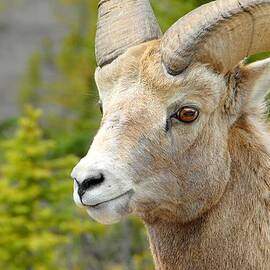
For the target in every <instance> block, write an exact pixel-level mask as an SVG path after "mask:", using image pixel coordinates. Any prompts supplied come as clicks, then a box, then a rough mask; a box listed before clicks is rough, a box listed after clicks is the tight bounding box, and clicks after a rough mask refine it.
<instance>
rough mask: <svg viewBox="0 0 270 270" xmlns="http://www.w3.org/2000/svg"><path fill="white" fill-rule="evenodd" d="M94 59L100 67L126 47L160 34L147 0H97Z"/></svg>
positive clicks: (154, 37)
mask: <svg viewBox="0 0 270 270" xmlns="http://www.w3.org/2000/svg"><path fill="white" fill-rule="evenodd" d="M98 10H99V12H98V23H97V33H96V60H97V65H98V66H100V67H102V66H104V65H106V64H108V63H110V62H112V61H113V60H114V59H116V58H117V57H118V56H120V55H121V54H123V53H124V52H125V51H126V50H127V49H128V48H130V47H133V46H136V45H139V44H141V43H143V42H146V41H149V40H153V39H158V38H160V37H161V30H160V27H159V25H158V23H157V20H156V18H155V16H154V13H153V10H152V8H151V5H150V3H149V1H148V0H100V1H99V3H98Z"/></svg>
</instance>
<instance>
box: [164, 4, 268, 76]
mask: <svg viewBox="0 0 270 270" xmlns="http://www.w3.org/2000/svg"><path fill="white" fill-rule="evenodd" d="M269 50H270V0H241V1H240V0H239V1H237V0H226V1H223V0H217V1H214V2H210V3H208V4H206V5H203V6H201V7H199V8H197V9H195V10H194V11H193V12H191V13H189V14H187V15H186V16H184V17H183V18H181V19H180V20H178V21H177V22H176V23H175V24H174V25H173V26H172V27H171V28H170V29H169V30H168V31H167V32H166V33H165V34H164V37H163V38H162V42H161V53H162V59H163V63H164V65H165V67H166V69H167V71H168V72H169V73H171V74H179V73H181V72H182V70H184V69H185V68H186V67H187V66H189V65H190V64H191V63H193V62H202V63H207V64H210V65H212V66H213V67H214V68H215V69H216V70H218V71H219V72H222V73H226V72H228V71H229V70H231V69H232V68H233V67H234V66H235V65H237V64H238V63H239V61H240V60H242V59H243V58H245V57H246V56H248V55H252V54H255V53H259V52H264V51H269Z"/></svg>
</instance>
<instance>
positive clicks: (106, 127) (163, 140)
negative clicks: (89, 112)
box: [72, 41, 270, 270]
mask: <svg viewBox="0 0 270 270" xmlns="http://www.w3.org/2000/svg"><path fill="white" fill-rule="evenodd" d="M161 63H162V61H161V56H160V42H159V41H152V42H148V43H145V44H142V45H140V46H137V47H134V48H132V49H129V50H128V51H127V52H126V53H125V54H123V55H122V56H120V57H119V58H117V59H116V60H115V61H114V62H113V63H111V64H110V65H107V66H105V67H103V68H102V69H100V68H99V69H98V70H97V72H96V81H97V85H98V88H99V93H100V98H101V100H102V104H103V111H104V114H103V119H102V123H101V127H100V130H99V132H98V134H97V136H96V137H95V139H94V141H93V144H92V146H91V148H90V150H89V152H88V154H87V155H86V157H85V158H84V159H83V160H82V161H81V162H80V163H79V164H78V165H77V166H76V168H75V169H74V171H73V174H72V175H73V177H74V178H76V181H77V182H76V183H82V182H83V180H84V179H85V178H87V177H88V178H89V177H90V176H95V175H99V174H101V173H102V174H103V175H104V176H105V181H104V183H103V184H102V185H99V186H97V187H95V188H92V189H91V190H88V191H87V192H86V194H85V195H84V196H85V198H86V199H85V203H84V206H85V207H86V208H87V210H88V212H89V214H90V216H92V217H93V218H94V219H96V220H98V221H100V222H102V223H112V222H115V221H118V220H120V217H124V216H125V215H127V214H134V215H137V216H139V217H141V218H142V219H143V220H144V222H145V224H146V226H147V228H148V232H149V238H150V242H151V249H152V252H153V255H154V259H155V263H156V269H158V270H178V269H179V270H188V269H190V270H191V269H192V270H195V269H198V270H204V269H205V270H208V269H211V270H215V269H219V270H225V269H226V270H232V269H234V270H236V269H237V270H238V269H243V270H244V269H245V270H246V269H254V270H255V269H256V270H257V269H260V270H267V269H269V267H270V181H269V167H270V141H269V138H268V137H269V136H268V130H267V127H266V125H265V124H264V122H263V114H262V112H263V102H262V101H263V98H264V96H265V93H266V91H262V90H263V89H262V88H261V86H263V87H264V88H265V89H266V88H267V87H268V86H269V77H270V76H269V74H270V72H269V60H268V61H263V62H260V63H256V64H252V65H247V66H246V65H244V64H240V65H239V66H238V67H236V68H235V69H234V70H232V71H231V72H230V73H228V74H226V75H223V74H219V73H217V72H216V71H215V70H213V69H212V68H211V67H210V66H206V65H202V64H200V63H197V64H196V65H192V66H190V67H189V68H188V69H187V70H185V71H184V72H183V73H181V74H180V75H177V76H170V75H169V74H167V72H166V71H165V69H164V67H163V66H162V64H161ZM256 82H259V84H258V83H256ZM184 106H196V107H197V108H198V110H199V112H200V114H199V117H198V119H197V120H196V121H194V122H193V123H191V124H185V123H182V122H180V121H178V120H176V119H174V118H173V117H171V116H172V115H173V114H174V113H175V112H177V111H178V110H180V109H181V108H182V107H184ZM168 123H169V128H168V129H167V124H168ZM117 179H118V180H117ZM119 183H121V184H119ZM119 190H124V191H127V190H128V191H130V192H129V193H128V194H129V195H128V196H127V195H126V193H125V194H124V195H123V197H122V199H121V201H119ZM75 191H76V189H75ZM100 194H102V200H101V199H100ZM116 195H117V196H116ZM93 198H94V199H95V202H97V200H100V201H99V206H98V208H97V207H95V206H91V201H93V200H94V199H93ZM83 199H84V198H83ZM83 199H82V200H83ZM86 202H87V203H86Z"/></svg>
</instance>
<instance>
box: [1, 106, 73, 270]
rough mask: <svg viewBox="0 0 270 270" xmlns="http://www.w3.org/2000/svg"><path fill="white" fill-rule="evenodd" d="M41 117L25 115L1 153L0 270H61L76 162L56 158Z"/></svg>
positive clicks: (35, 112)
mask: <svg viewBox="0 0 270 270" xmlns="http://www.w3.org/2000/svg"><path fill="white" fill-rule="evenodd" d="M39 117H40V111H38V110H34V109H32V108H31V107H27V108H26V109H25V116H24V117H22V118H21V119H20V121H19V127H18V130H17V132H16V134H15V136H14V138H11V139H9V140H6V141H4V143H2V144H1V148H0V153H1V155H3V160H4V162H3V163H2V164H0V190H1V192H0V217H1V218H0V247H1V248H0V269H9V270H23V269H24V270H28V269H29V270H30V269H40V270H43V269H44V270H45V269H50V270H51V269H60V268H59V263H57V260H58V258H57V253H56V252H55V250H56V247H57V246H58V245H62V244H63V243H64V242H65V241H66V237H65V230H64V229H63V228H61V226H59V225H61V224H63V223H64V222H65V221H66V220H67V216H66V215H67V214H66V211H65V210H66V209H65V207H70V206H67V205H66V206H65V205H63V202H64V201H65V202H68V201H70V202H71V200H69V199H66V198H63V197H66V196H70V192H71V190H72V181H71V180H70V179H67V178H68V176H69V172H70V169H71V168H72V166H73V165H74V164H75V162H76V158H75V157H74V156H67V157H64V158H59V159H54V158H52V157H51V154H52V151H53V148H54V147H55V145H54V143H53V141H51V140H46V139H44V138H43V134H42V130H41V128H40V126H39V124H38V120H39Z"/></svg>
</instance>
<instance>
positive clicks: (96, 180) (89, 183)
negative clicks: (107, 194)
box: [77, 174, 104, 198]
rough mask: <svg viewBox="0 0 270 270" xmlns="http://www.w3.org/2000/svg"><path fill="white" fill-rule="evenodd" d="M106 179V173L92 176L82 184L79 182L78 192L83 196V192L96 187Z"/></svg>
mask: <svg viewBox="0 0 270 270" xmlns="http://www.w3.org/2000/svg"><path fill="white" fill-rule="evenodd" d="M103 181H104V175H103V174H100V175H99V176H95V177H90V178H87V179H85V180H83V182H82V183H81V184H79V183H78V182H77V183H78V185H79V189H78V194H79V196H80V197H81V198H82V196H83V194H84V193H85V192H86V191H87V190H89V189H90V188H94V187H96V186H98V185H100V184H101V183H102V182H103Z"/></svg>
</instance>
